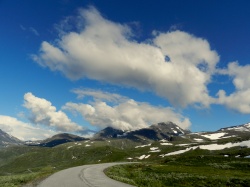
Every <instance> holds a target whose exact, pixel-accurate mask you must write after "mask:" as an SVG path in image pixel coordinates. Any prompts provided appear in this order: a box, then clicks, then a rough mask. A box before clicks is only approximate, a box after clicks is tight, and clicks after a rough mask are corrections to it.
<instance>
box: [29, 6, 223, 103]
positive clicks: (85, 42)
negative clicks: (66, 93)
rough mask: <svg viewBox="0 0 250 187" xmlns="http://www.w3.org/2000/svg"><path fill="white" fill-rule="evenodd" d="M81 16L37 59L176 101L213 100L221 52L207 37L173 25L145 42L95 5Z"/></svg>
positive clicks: (43, 47)
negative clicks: (74, 27)
mask: <svg viewBox="0 0 250 187" xmlns="http://www.w3.org/2000/svg"><path fill="white" fill-rule="evenodd" d="M76 20H78V21H77V23H76V24H78V27H77V28H78V30H79V28H81V29H80V30H79V32H74V31H71V32H63V31H62V32H61V33H64V34H63V35H62V36H61V37H60V38H59V39H58V40H56V41H58V42H56V43H55V44H51V43H48V42H46V41H44V42H42V44H41V49H40V53H39V54H38V55H34V56H33V57H34V60H35V61H36V62H37V63H39V64H40V65H41V66H44V67H48V68H50V69H51V70H52V71H60V72H62V73H63V74H64V75H66V76H67V77H68V78H70V79H74V80H76V79H80V78H85V77H87V78H90V79H94V80H100V81H104V82H108V83H112V84H117V85H126V86H130V87H134V88H137V89H140V90H150V91H153V92H155V93H156V94H158V95H159V96H161V97H164V98H166V99H168V100H169V101H170V102H171V103H172V104H174V105H179V106H186V105H189V104H194V103H198V104H201V105H203V106H208V105H209V104H210V102H211V101H210V99H211V98H210V96H209V94H208V91H207V87H206V86H207V84H208V83H209V81H210V78H211V75H212V74H213V71H214V68H215V66H216V64H217V62H218V60H219V57H218V55H217V53H216V52H215V51H212V50H211V49H210V46H209V43H208V42H207V41H206V40H204V39H201V38H197V37H195V36H193V35H190V34H188V33H186V32H181V31H173V32H169V33H160V32H158V33H157V32H155V33H157V34H156V35H155V36H154V38H153V39H152V40H150V39H149V40H146V41H151V43H149V42H147V43H146V42H141V43H140V42H137V41H135V40H134V39H133V38H132V37H133V33H132V29H131V28H130V27H129V26H128V25H125V24H123V25H122V24H119V23H114V22H112V21H109V20H107V19H105V18H103V17H102V16H101V15H100V13H99V12H98V11H97V10H96V9H95V8H93V7H91V8H89V9H82V10H81V11H80V14H79V16H78V17H77V19H76ZM82 23H84V25H82ZM79 25H80V26H79ZM166 55H167V56H168V57H170V61H168V62H166V61H165V56H166Z"/></svg>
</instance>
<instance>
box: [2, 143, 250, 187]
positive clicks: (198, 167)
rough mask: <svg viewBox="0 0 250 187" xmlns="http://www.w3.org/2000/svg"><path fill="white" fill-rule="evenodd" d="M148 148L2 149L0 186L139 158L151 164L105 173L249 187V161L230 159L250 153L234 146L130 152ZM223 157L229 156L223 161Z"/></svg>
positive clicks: (141, 182)
mask: <svg viewBox="0 0 250 187" xmlns="http://www.w3.org/2000/svg"><path fill="white" fill-rule="evenodd" d="M180 141H183V140H182V139H180ZM148 143H149V142H139V143H138V142H133V141H130V140H126V139H117V140H111V141H93V142H92V141H82V142H77V143H66V144H62V145H59V146H56V147H53V148H45V147H29V146H19V147H9V148H6V149H2V150H0V186H1V187H2V186H18V185H22V184H26V183H29V182H30V181H35V182H36V181H37V180H39V179H40V178H42V177H44V176H46V175H48V174H51V173H53V172H56V171H59V170H62V169H66V168H69V167H74V166H79V165H84V164H96V163H104V162H116V161H128V160H127V158H128V157H131V158H133V161H140V160H138V157H140V156H141V155H143V154H145V155H149V154H150V157H149V158H147V159H145V160H142V161H144V162H145V161H147V162H151V164H146V163H145V164H139V165H135V166H118V167H114V168H113V169H112V170H108V174H109V175H110V176H111V177H112V178H114V179H117V180H122V181H124V182H127V183H130V184H134V185H137V186H156V187H157V186H198V185H201V186H216V185H218V184H220V186H244V185H245V186H250V184H249V179H250V175H249V170H250V159H243V158H235V156H237V155H241V156H242V157H243V156H247V155H250V148H241V147H234V148H230V149H224V150H219V151H209V150H202V149H195V150H192V151H188V152H186V153H184V154H181V155H176V156H171V157H165V158H162V157H160V156H159V155H160V154H165V153H169V152H172V151H176V150H180V149H185V148H183V147H180V146H174V145H173V146H164V145H160V143H159V142H153V143H152V145H151V147H159V149H160V150H161V152H159V153H150V152H149V151H150V147H142V148H135V146H137V145H140V144H148ZM87 144H88V145H91V146H86V145H87ZM225 154H227V155H229V157H228V158H225V157H224V156H223V155H225ZM136 157H137V158H136Z"/></svg>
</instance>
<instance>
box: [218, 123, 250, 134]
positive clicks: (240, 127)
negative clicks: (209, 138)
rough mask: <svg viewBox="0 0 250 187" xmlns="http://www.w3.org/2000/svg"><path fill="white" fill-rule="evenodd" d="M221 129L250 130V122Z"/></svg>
mask: <svg viewBox="0 0 250 187" xmlns="http://www.w3.org/2000/svg"><path fill="white" fill-rule="evenodd" d="M219 131H238V132H250V123H246V124H243V125H237V126H231V127H226V128H221V129H220V130H219Z"/></svg>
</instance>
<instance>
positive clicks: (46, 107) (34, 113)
mask: <svg viewBox="0 0 250 187" xmlns="http://www.w3.org/2000/svg"><path fill="white" fill-rule="evenodd" d="M24 107H25V108H27V109H29V110H30V112H31V118H30V120H31V122H32V123H34V124H40V125H45V126H48V127H52V128H54V129H55V130H57V131H67V132H74V131H80V130H82V129H83V128H82V127H81V126H79V125H77V124H76V123H74V122H72V121H71V120H70V119H69V118H68V116H67V115H66V114H65V113H64V112H62V111H61V110H59V111H56V107H54V106H53V105H52V104H51V102H49V101H47V100H46V99H42V98H38V97H36V96H34V95H33V94H32V93H26V94H25V95H24Z"/></svg>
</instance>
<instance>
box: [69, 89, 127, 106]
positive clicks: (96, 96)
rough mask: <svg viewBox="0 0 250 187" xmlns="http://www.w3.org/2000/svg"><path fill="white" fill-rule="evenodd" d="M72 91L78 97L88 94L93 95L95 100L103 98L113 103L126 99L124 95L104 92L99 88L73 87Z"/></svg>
mask: <svg viewBox="0 0 250 187" xmlns="http://www.w3.org/2000/svg"><path fill="white" fill-rule="evenodd" d="M72 92H73V93H75V94H77V97H78V98H79V99H82V98H83V97H87V96H89V97H93V98H94V99H95V100H103V101H108V102H114V103H117V102H120V101H122V100H126V99H127V98H126V97H123V96H121V95H119V94H115V93H109V92H104V91H101V90H99V91H98V90H94V89H73V90H72Z"/></svg>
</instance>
